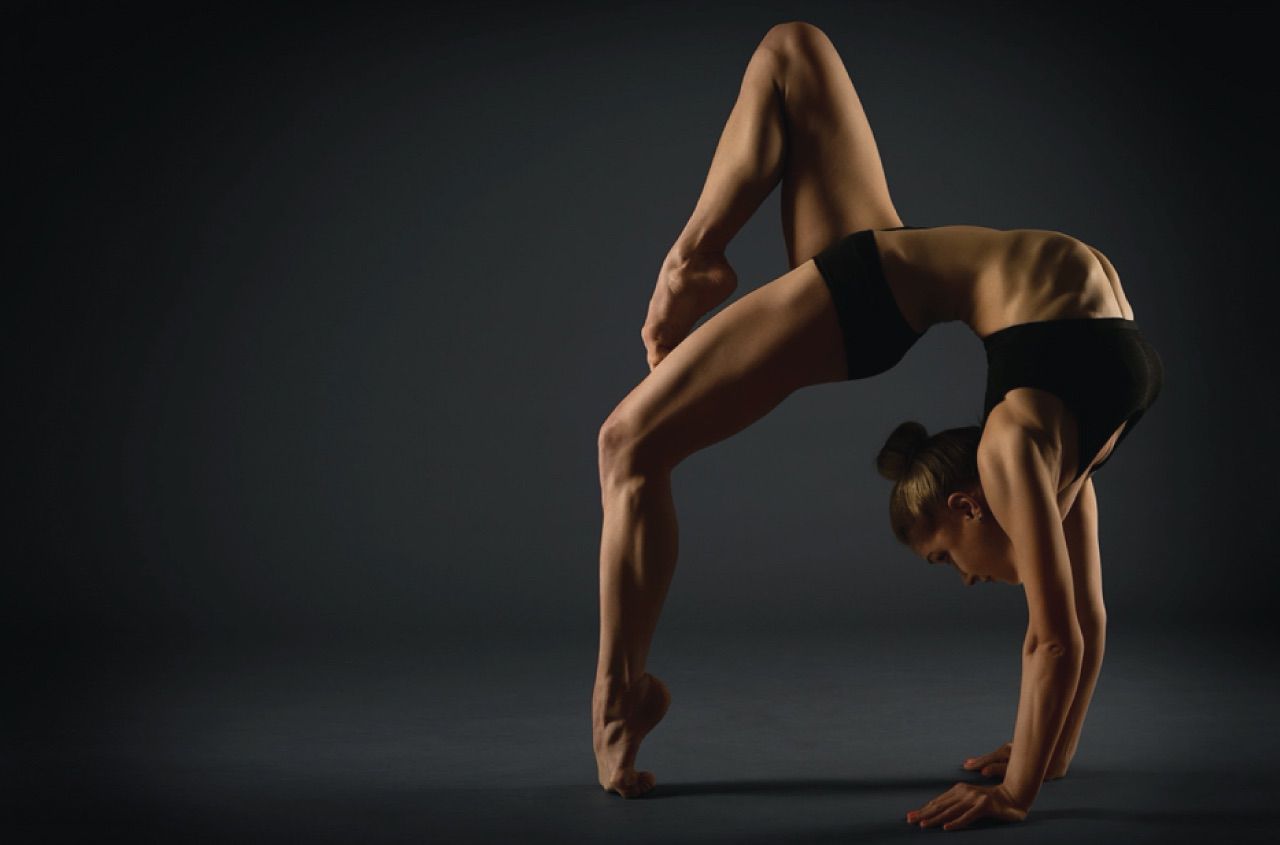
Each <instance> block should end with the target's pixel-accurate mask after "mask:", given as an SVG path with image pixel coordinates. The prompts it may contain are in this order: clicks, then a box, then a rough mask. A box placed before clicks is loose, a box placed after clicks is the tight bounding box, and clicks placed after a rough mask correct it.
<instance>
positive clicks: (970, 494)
mask: <svg viewBox="0 0 1280 845" xmlns="http://www.w3.org/2000/svg"><path fill="white" fill-rule="evenodd" d="M947 507H948V508H951V509H952V510H955V511H959V512H960V514H961V515H962V516H964V518H965V519H979V518H981V517H982V516H983V515H984V514H985V513H986V502H984V501H983V499H982V491H981V490H977V491H974V490H969V491H963V492H962V491H959V490H957V491H956V492H954V493H952V494H951V495H950V496H948V497H947Z"/></svg>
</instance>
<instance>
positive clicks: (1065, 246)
mask: <svg viewBox="0 0 1280 845" xmlns="http://www.w3.org/2000/svg"><path fill="white" fill-rule="evenodd" d="M779 182H781V185H782V194H781V201H782V227H783V237H784V240H785V242H786V246H787V252H788V260H789V264H790V267H791V270H790V271H788V272H787V273H785V274H783V275H782V276H780V277H778V278H777V279H774V280H773V281H770V282H767V283H765V284H764V285H762V286H760V287H759V288H757V289H755V290H752V291H750V292H748V293H746V294H744V295H743V296H741V297H740V298H738V299H737V300H735V301H733V302H731V303H729V304H728V305H727V306H725V307H724V308H723V309H722V310H720V311H719V313H717V314H715V315H713V316H712V317H710V318H709V319H707V320H706V322H704V323H703V324H702V325H700V326H698V327H697V328H696V329H692V330H691V327H692V326H693V325H694V323H696V322H697V320H698V319H699V318H701V317H702V316H703V315H705V314H706V313H707V312H709V311H710V310H711V309H713V308H715V307H716V306H717V305H719V304H720V303H722V302H724V301H725V300H726V299H727V298H728V297H729V296H730V295H731V294H732V293H733V292H734V290H736V287H737V277H736V274H735V273H734V271H733V269H732V268H731V267H730V266H729V264H728V262H727V261H726V260H725V257H724V250H725V247H726V245H727V244H728V243H729V241H730V240H731V239H732V237H733V236H734V234H736V233H737V231H738V230H739V229H740V228H741V226H742V225H743V224H744V223H745V222H746V220H748V219H749V218H750V216H751V214H752V213H753V212H754V211H755V209H756V208H757V207H758V206H759V204H760V202H761V201H763V199H764V198H765V197H766V196H768V195H769V193H770V192H771V191H772V190H773V188H774V187H775V186H776V185H777V184H778V183H779ZM902 225H903V224H902V220H901V219H900V218H899V216H898V214H897V212H896V210H895V208H894V206H893V203H892V201H891V200H890V197H889V191H888V186H887V182H886V179H885V174H884V171H883V167H882V165H881V162H880V157H879V153H878V151H877V148H876V144H875V140H874V137H873V135H872V132H871V128H870V126H869V124H868V122H867V118H866V115H865V113H864V111H863V108H862V105H861V102H860V101H859V99H858V96H857V94H856V92H855V90H854V87H853V84H852V82H851V80H850V78H849V75H848V73H847V71H846V69H845V66H844V63H843V61H842V60H841V58H840V56H839V54H838V53H837V51H836V49H835V47H834V45H832V43H831V42H830V40H829V39H828V38H827V37H826V35H825V34H824V33H822V32H821V30H819V29H817V28H816V27H813V26H811V25H809V24H806V23H802V22H789V23H784V24H779V25H777V26H774V27H773V28H771V29H770V30H769V31H768V32H767V33H766V34H765V36H764V38H763V39H762V40H761V42H760V44H759V46H758V47H757V49H756V51H755V53H754V54H753V55H752V57H751V59H750V60H749V61H748V63H747V67H746V70H745V72H744V75H743V80H742V85H741V88H740V91H739V94H738V98H737V101H736V103H735V104H734V107H733V110H732V112H731V113H730V115H729V118H728V121H727V122H726V125H725V128H724V131H723V133H722V135H721V137H720V141H719V143H718V145H717V147H716V151H715V154H714V156H713V158H712V162H711V167H710V170H709V172H708V175H707V179H706V183H705V185H704V187H703V190H702V193H701V195H700V197H699V199H698V202H697V204H696V206H695V208H694V211H693V214H692V216H691V217H690V219H689V221H688V223H687V224H686V225H685V227H684V229H683V231H682V232H681V233H680V236H679V237H678V238H677V240H676V242H675V244H673V246H672V247H671V249H670V251H669V253H668V255H667V256H666V258H665V259H664V261H663V262H662V266H661V268H660V271H659V275H658V280H657V284H656V285H655V289H654V293H653V296H652V297H651V299H650V303H649V312H648V315H647V317H646V321H645V324H644V327H643V328H642V330H641V337H642V339H643V341H644V344H645V349H646V353H647V359H648V363H649V367H650V372H649V374H648V375H647V376H646V377H645V378H644V379H642V380H641V382H640V383H639V384H637V385H636V386H635V387H634V388H633V389H632V390H631V391H630V392H629V393H628V394H627V395H626V396H625V397H624V398H623V399H622V401H621V402H620V403H619V404H618V405H617V407H616V408H615V409H614V410H613V412H612V413H611V414H610V415H609V417H608V419H606V420H605V422H604V423H603V425H602V426H601V428H600V434H599V465H600V487H601V503H602V507H603V511H604V520H603V526H602V532H601V545H600V648H599V655H598V662H597V668H596V680H595V687H594V690H593V695H592V739H593V747H594V751H595V756H596V764H597V774H598V779H599V782H600V785H601V787H602V788H603V789H605V790H607V791H611V792H616V793H618V794H620V795H623V796H624V797H636V796H639V795H643V794H645V793H646V792H649V791H650V790H652V789H653V788H654V786H655V784H656V777H655V776H654V775H653V774H652V773H651V772H647V771H640V770H637V769H636V766H635V764H636V756H637V752H638V750H639V747H640V743H641V741H642V740H643V739H644V737H645V736H646V735H647V734H648V733H649V732H650V731H651V730H652V729H653V728H654V727H655V726H656V725H657V724H658V722H659V721H660V720H661V718H662V716H663V715H664V714H665V713H666V711H667V708H668V706H669V705H670V700H671V697H670V693H669V691H668V690H667V688H666V686H665V684H663V683H662V682H661V681H660V680H659V679H658V678H656V677H655V676H653V675H652V674H650V673H648V672H647V671H646V665H647V659H648V652H649V646H650V643H651V641H652V637H653V633H654V630H655V628H656V626H657V621H658V617H659V615H660V613H661V609H662V605H663V602H664V600H665V597H666V593H667V588H668V586H669V585H670V582H671V578H672V575H673V574H674V571H675V564H676V558H677V549H678V530H677V523H676V512H675V505H674V501H673V499H672V492H671V485H670V478H671V471H672V469H673V468H674V467H675V466H676V465H678V464H679V463H680V462H681V461H683V460H684V459H685V458H686V457H688V456H689V455H691V454H693V453H694V452H696V451H698V450H700V449H704V448H706V447H708V446H710V445H713V444H714V443H717V442H720V441H722V440H724V439H726V438H728V437H730V436H732V435H733V434H735V433H737V432H739V431H741V430H742V429H744V428H746V427H747V426H749V425H750V424H751V423H753V422H755V421H756V420H758V419H760V418H762V417H763V416H765V415H766V414H767V413H768V412H769V411H770V410H772V409H773V408H774V407H776V406H777V405H778V404H779V403H781V402H782V401H783V399H785V398H786V397H787V396H789V395H790V394H791V393H793V392H794V391H796V390H798V389H800V388H802V387H806V386H809V385H815V384H823V383H827V382H835V381H843V380H845V378H846V376H847V370H846V365H845V361H844V351H843V338H842V335H841V330H840V326H839V323H838V321H837V318H836V314H835V311H834V308H833V307H832V303H831V299H830V293H829V292H828V291H827V289H826V286H825V284H824V282H823V280H822V278H821V276H820V274H819V273H818V271H817V269H816V267H815V265H814V264H813V262H812V260H811V259H812V257H813V256H814V255H816V254H817V253H818V252H819V251H821V250H822V249H824V248H825V247H827V246H828V245H830V244H831V243H833V242H834V241H835V240H837V239H838V238H840V237H842V236H844V235H846V234H848V233H849V232H853V231H858V230H862V229H876V230H877V233H876V239H877V245H878V246H879V248H880V251H881V254H882V260H883V263H884V268H885V275H886V280H887V281H888V283H889V286H890V288H891V291H892V293H893V296H894V298H895V300H896V301H897V302H898V304H899V306H900V308H901V309H902V311H903V314H904V316H905V317H906V318H907V320H908V322H909V323H911V324H912V326H913V327H914V328H916V329H917V330H921V331H922V330H924V329H925V328H927V327H928V326H930V325H933V324H935V323H940V322H947V321H950V320H961V321H963V322H965V323H966V324H967V325H969V326H970V328H972V329H973V330H974V332H975V333H977V334H979V335H980V336H981V335H986V334H989V333H991V332H993V331H996V330H997V329H999V328H1003V327H1004V326H1007V325H1012V324H1015V323H1021V322H1029V321H1033V320H1043V319H1051V318H1054V317H1065V316H1129V317H1131V316H1132V311H1131V310H1130V309H1129V308H1128V303H1127V301H1126V300H1125V299H1124V296H1123V292H1122V291H1121V290H1120V288H1119V280H1118V278H1117V277H1116V276H1115V273H1114V270H1112V269H1111V268H1110V263H1109V262H1107V261H1106V259H1105V257H1103V256H1102V255H1101V253H1098V252H1096V251H1095V250H1093V249H1092V248H1090V247H1088V246H1087V245H1085V244H1082V243H1080V242H1079V241H1076V240H1075V239H1073V238H1070V237H1068V236H1066V235H1063V234H1061V233H1057V232H1049V231H1043V230H1034V229H1022V230H1011V231H1002V230H995V229H989V228H985V227H979V226H945V227H938V228H933V229H926V230H906V231H879V230H882V229H892V228H894V227H899V226H902ZM1004 406H1010V408H1009V409H1005V408H1004ZM999 407H1000V408H1001V409H1002V412H1001V413H1000V414H998V415H997V414H996V413H995V412H994V411H993V414H992V418H991V420H989V423H988V429H993V430H996V434H998V433H999V431H998V430H999V429H1000V428H1001V427H1002V426H1004V427H1007V426H1010V425H1015V424H1016V423H1020V422H1023V421H1024V418H1027V417H1034V418H1035V419H1036V422H1037V424H1039V425H1041V426H1042V427H1043V428H1044V429H1045V430H1046V431H1049V432H1052V434H1053V436H1054V437H1055V438H1057V439H1058V440H1059V441H1060V447H1061V448H1060V451H1059V452H1057V453H1056V455H1057V456H1058V458H1060V460H1061V462H1062V467H1063V468H1064V471H1063V472H1062V473H1059V474H1058V477H1061V478H1063V479H1068V478H1070V477H1071V476H1072V474H1073V473H1074V468H1075V464H1074V461H1075V460H1076V459H1077V456H1075V455H1074V454H1072V453H1071V451H1070V450H1071V448H1072V445H1073V444H1075V443H1076V440H1075V430H1074V427H1073V426H1074V423H1073V420H1071V419H1070V415H1069V414H1068V413H1067V412H1066V409H1065V408H1064V407H1063V406H1062V405H1061V403H1060V402H1059V401H1058V400H1057V399H1056V398H1055V397H1052V396H1051V395H1050V394H1047V393H1045V392H1044V391H1037V390H1033V389H1030V388H1019V389H1017V390H1014V391H1010V392H1009V394H1008V395H1007V398H1006V400H1005V402H1002V403H1001V406H999ZM1118 433H1119V432H1117V433H1116V435H1113V437H1112V439H1111V440H1110V441H1109V442H1108V444H1107V445H1106V446H1105V447H1104V448H1103V450H1102V453H1101V454H1100V455H1098V456H1094V460H1095V461H1096V460H1099V459H1101V458H1103V457H1105V455H1106V454H1107V453H1108V452H1109V450H1110V448H1111V446H1112V445H1113V444H1114V441H1115V437H1116V436H1118ZM1068 465H1069V466H1068ZM1087 481H1088V478H1087V474H1086V476H1085V477H1084V479H1083V480H1082V482H1081V483H1078V484H1075V485H1071V486H1069V487H1065V486H1064V487H1062V488H1060V489H1059V490H1058V496H1059V498H1058V504H1059V507H1061V508H1062V513H1063V514H1066V513H1068V512H1069V511H1070V510H1071V505H1072V504H1073V503H1074V502H1075V501H1076V499H1077V497H1078V496H1079V494H1080V490H1081V489H1082V486H1083V483H1084V482H1087Z"/></svg>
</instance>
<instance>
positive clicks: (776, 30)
mask: <svg viewBox="0 0 1280 845" xmlns="http://www.w3.org/2000/svg"><path fill="white" fill-rule="evenodd" d="M760 46H761V47H765V48H767V49H769V50H771V51H773V52H774V53H777V54H778V55H780V56H783V57H808V56H813V55H815V53H816V51H818V50H824V49H827V48H829V47H831V46H832V44H831V39H830V38H828V37H827V34H826V33H825V32H823V31H822V30H821V29H819V28H818V27H816V26H814V25H813V24H811V23H808V22H806V21H784V22H782V23H776V24H774V25H773V26H771V27H769V31H768V32H766V33H765V34H764V38H763V39H761V41H760Z"/></svg>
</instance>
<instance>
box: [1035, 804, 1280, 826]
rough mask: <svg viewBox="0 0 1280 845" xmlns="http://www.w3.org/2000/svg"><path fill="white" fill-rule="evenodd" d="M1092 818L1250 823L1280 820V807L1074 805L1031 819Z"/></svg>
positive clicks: (1164, 821) (1230, 824) (1146, 821)
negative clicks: (1159, 808)
mask: <svg viewBox="0 0 1280 845" xmlns="http://www.w3.org/2000/svg"><path fill="white" fill-rule="evenodd" d="M1060 819H1089V820H1092V821H1111V822H1141V823H1143V824H1166V825H1168V824H1171V825H1185V824H1190V825H1226V826H1228V827H1242V826H1243V827H1250V826H1253V825H1259V826H1262V825H1268V826H1274V825H1277V824H1280V811H1278V810H1115V809H1108V808H1103V807H1073V808H1069V809H1064V810H1042V811H1036V810H1034V809H1033V810H1032V811H1031V815H1030V816H1028V819H1027V820H1028V821H1054V820H1060Z"/></svg>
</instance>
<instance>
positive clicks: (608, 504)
mask: <svg viewBox="0 0 1280 845" xmlns="http://www.w3.org/2000/svg"><path fill="white" fill-rule="evenodd" d="M847 372H848V370H847V367H846V364H845V354H844V343H843V335H842V332H841V328H840V325H839V322H838V320H837V317H836V312H835V309H834V308H833V307H832V303H831V295H830V293H829V292H828V290H827V288H826V284H825V282H824V281H823V279H822V276H821V275H820V274H819V273H818V270H817V268H816V267H815V265H814V264H813V262H806V263H805V264H804V265H802V266H800V267H798V268H796V269H795V270H791V271H790V272H788V273H786V274H785V275H783V276H781V277H779V278H778V279H776V280H774V281H772V282H769V283H767V284H765V285H763V286H761V287H759V288H757V289H755V290H753V291H751V292H750V293H747V294H746V295H744V296H742V297H741V298H739V299H737V300H735V301H734V302H732V303H730V304H729V305H727V306H726V307H725V308H724V309H722V310H721V311H720V312H719V313H717V314H715V315H714V316H712V317H711V318H710V319H709V320H707V321H706V322H705V323H703V324H702V325H701V326H699V327H698V328H697V329H695V330H694V331H693V332H692V333H691V334H690V335H689V336H688V337H687V338H686V339H685V340H684V341H683V342H682V343H680V344H679V345H678V346H677V347H676V348H675V349H674V350H672V351H671V353H670V354H669V355H668V356H667V357H666V359H665V360H664V361H663V362H662V364H661V365H660V366H658V367H656V368H655V369H654V370H653V371H652V372H650V373H649V375H647V376H646V377H645V378H644V379H643V380H642V381H641V382H640V383H639V384H638V385H636V387H635V388H634V389H633V390H632V391H631V392H630V393H629V394H627V396H626V397H625V398H624V399H623V400H622V401H621V402H620V403H619V404H618V406H617V408H615V409H614V411H613V412H612V413H611V414H610V415H609V418H608V419H607V420H605V422H604V424H603V425H602V426H601V428H600V436H599V457H600V490H601V504H602V506H603V509H604V520H603V526H602V532H601V538H600V651H599V655H598V662H597V667H596V683H595V689H594V693H593V698H592V734H593V736H592V739H593V744H594V747H595V754H596V766H597V773H598V777H599V781H600V785H601V786H602V787H603V788H604V789H606V790H609V791H615V792H618V793H619V794H621V795H624V796H626V797H632V796H635V795H640V794H643V793H644V792H647V791H648V790H649V789H652V788H653V785H654V778H653V776H652V774H650V773H648V772H637V771H636V770H635V756H636V752H637V751H638V749H639V745H640V741H641V740H642V739H643V738H644V736H645V734H647V733H648V731H649V730H650V729H651V728H652V727H653V726H654V725H656V724H657V722H658V720H660V719H661V718H662V716H663V714H664V713H665V712H666V708H667V704H668V703H669V700H670V699H669V696H668V694H667V691H666V688H665V687H664V686H663V685H662V683H661V682H660V681H658V680H657V679H656V678H653V676H651V675H648V674H647V673H646V672H645V664H646V661H647V659H648V653H649V645H650V642H651V640H652V638H653V633H654V629H655V627H656V626H657V622H658V616H659V614H660V613H661V610H662V604H663V601H664V599H665V597H666V594H667V587H668V585H669V584H670V582H671V577H672V575H673V573H674V571H675V565H676V553H677V527H676V513H675V506H674V503H673V501H672V495H671V471H672V469H673V468H674V467H675V466H676V465H677V464H678V463H679V462H680V461H682V460H683V459H684V458H685V457H687V456H688V455H690V454H692V453H694V452H696V451H698V450H699V449H704V448H706V447H707V446H710V445H711V444H713V443H716V442H719V441H721V440H724V439H725V438H727V437H729V436H731V435H733V434H735V433H736V432H738V431H741V430H742V429H744V428H746V427H747V426H748V425H750V424H751V423H752V422H754V421H755V420H758V419H760V418H761V417H763V416H764V415H765V414H766V413H768V412H769V411H770V410H771V409H772V408H774V407H775V406H777V405H778V404H779V403H780V402H781V401H782V400H783V399H784V398H785V397H786V396H787V395H789V394H790V393H792V392H793V391H795V390H796V389H798V388H800V387H803V386H805V385H810V384H818V383H823V382H833V381H841V380H844V379H845V377H846V374H847Z"/></svg>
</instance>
